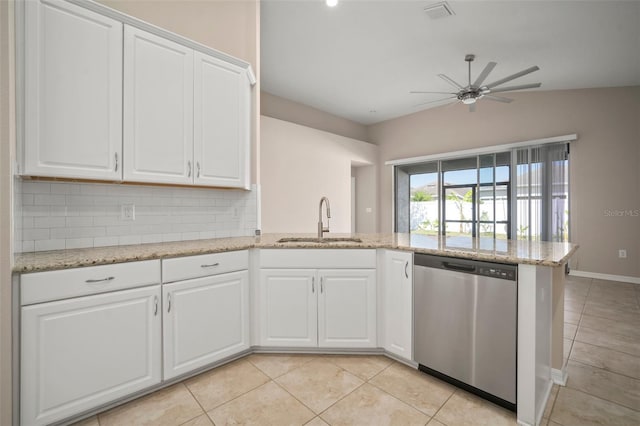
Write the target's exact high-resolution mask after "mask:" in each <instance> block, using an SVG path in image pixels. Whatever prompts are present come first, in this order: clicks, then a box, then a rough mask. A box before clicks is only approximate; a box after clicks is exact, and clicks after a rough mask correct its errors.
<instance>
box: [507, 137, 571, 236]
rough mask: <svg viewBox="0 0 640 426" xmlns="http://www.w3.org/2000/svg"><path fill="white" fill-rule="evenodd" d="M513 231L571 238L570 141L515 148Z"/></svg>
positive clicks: (530, 234) (518, 234)
mask: <svg viewBox="0 0 640 426" xmlns="http://www.w3.org/2000/svg"><path fill="white" fill-rule="evenodd" d="M512 155H513V157H512V158H513V163H514V164H516V167H514V168H513V169H512V173H513V175H512V181H513V182H515V185H514V186H513V187H512V209H513V211H514V212H515V215H514V218H515V220H513V221H512V223H511V226H512V232H511V235H513V236H517V239H521V240H530V241H569V144H568V143H561V144H553V145H543V146H538V147H528V148H521V149H517V150H515V151H514V152H513V154H512Z"/></svg>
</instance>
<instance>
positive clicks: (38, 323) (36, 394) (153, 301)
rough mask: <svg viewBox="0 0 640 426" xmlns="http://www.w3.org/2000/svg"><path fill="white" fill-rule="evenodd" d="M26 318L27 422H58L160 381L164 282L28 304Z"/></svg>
mask: <svg viewBox="0 0 640 426" xmlns="http://www.w3.org/2000/svg"><path fill="white" fill-rule="evenodd" d="M52 285H54V284H53V283H52ZM21 320H22V323H21V326H22V334H21V345H22V347H21V397H20V402H21V424H23V425H45V424H51V423H53V422H55V421H58V420H61V419H64V418H67V417H69V416H72V415H74V414H77V413H80V412H82V411H85V410H89V409H91V408H94V407H97V406H99V405H101V404H105V403H108V402H110V401H113V400H116V399H118V398H121V397H124V396H126V395H128V394H131V393H133V392H136V391H139V390H142V389H145V388H147V387H149V386H152V385H155V384H157V383H160V381H161V370H162V364H161V332H162V326H161V311H160V285H154V286H149V287H142V288H135V289H132V290H122V291H114V292H112V293H104V294H97V295H92V296H84V297H78V298H73V299H67V300H60V301H55V302H47V303H40V304H35V305H31V306H24V307H23V308H22V319H21Z"/></svg>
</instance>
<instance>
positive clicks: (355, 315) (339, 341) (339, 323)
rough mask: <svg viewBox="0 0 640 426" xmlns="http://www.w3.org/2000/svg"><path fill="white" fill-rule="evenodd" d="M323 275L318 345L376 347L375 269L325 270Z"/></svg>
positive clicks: (321, 274) (319, 299) (321, 275)
mask: <svg viewBox="0 0 640 426" xmlns="http://www.w3.org/2000/svg"><path fill="white" fill-rule="evenodd" d="M319 277H320V294H319V296H318V346H320V347H333V348H373V347H376V275H375V270H373V269H356V270H351V269H345V270H338V269H336V270H321V271H320V272H319Z"/></svg>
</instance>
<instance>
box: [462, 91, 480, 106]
mask: <svg viewBox="0 0 640 426" xmlns="http://www.w3.org/2000/svg"><path fill="white" fill-rule="evenodd" d="M479 97H480V96H478V95H477V94H476V93H474V92H465V93H461V94H459V95H458V99H460V100H461V101H462V103H463V104H465V105H471V104H475V103H476V101H477V100H478V98H479Z"/></svg>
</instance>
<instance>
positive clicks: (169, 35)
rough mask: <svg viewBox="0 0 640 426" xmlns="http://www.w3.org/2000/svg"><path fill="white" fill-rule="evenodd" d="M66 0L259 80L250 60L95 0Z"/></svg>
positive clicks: (253, 80) (253, 81)
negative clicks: (204, 55) (215, 59)
mask: <svg viewBox="0 0 640 426" xmlns="http://www.w3.org/2000/svg"><path fill="white" fill-rule="evenodd" d="M66 1H67V2H69V3H73V4H75V5H78V6H80V7H84V8H85V9H89V10H91V11H93V12H96V13H99V14H101V15H104V16H108V17H110V18H112V19H115V20H117V21H120V22H122V23H123V24H127V25H131V26H132V27H136V28H140V29H142V30H145V31H148V32H150V33H153V34H155V35H157V36H160V37H164V38H166V39H168V40H171V41H174V42H176V43H179V44H181V45H183V46H187V47H190V48H191V49H193V50H196V51H198V52H202V53H205V54H207V55H211V56H213V57H216V58H218V59H220V60H223V61H226V62H229V63H231V64H234V65H236V66H238V67H240V68H243V69H244V70H245V71H246V73H247V78H248V79H249V82H250V83H251V85H252V86H254V85H255V84H256V82H257V80H256V76H255V74H254V72H253V68H252V67H251V64H250V63H249V62H246V61H243V60H242V59H238V58H236V57H234V56H231V55H228V54H226V53H224V52H221V51H219V50H216V49H213V48H211V47H208V46H205V45H204V44H201V43H198V42H196V41H193V40H191V39H188V38H186V37H183V36H181V35H178V34H176V33H173V32H171V31H168V30H165V29H164V28H160V27H158V26H155V25H153V24H150V23H148V22H145V21H143V20H141V19H138V18H134V17H132V16H129V15H126V14H124V13H121V12H118V11H117V10H114V9H112V8H110V7H107V6H105V5H102V4H100V3H96V2H95V1H92V0H66Z"/></svg>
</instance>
